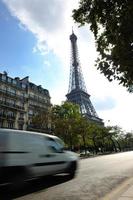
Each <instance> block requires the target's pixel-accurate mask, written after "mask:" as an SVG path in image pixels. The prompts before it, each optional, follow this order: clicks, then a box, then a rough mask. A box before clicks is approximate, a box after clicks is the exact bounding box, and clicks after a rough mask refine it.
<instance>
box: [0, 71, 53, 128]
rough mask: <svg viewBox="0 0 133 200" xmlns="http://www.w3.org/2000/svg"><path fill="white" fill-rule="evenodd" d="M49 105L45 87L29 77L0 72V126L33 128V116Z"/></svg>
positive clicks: (47, 92)
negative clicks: (30, 80)
mask: <svg viewBox="0 0 133 200" xmlns="http://www.w3.org/2000/svg"><path fill="white" fill-rule="evenodd" d="M50 107H51V103H50V95H49V91H48V90H47V89H44V88H42V86H41V85H39V86H37V85H35V84H34V83H31V82H29V77H28V76H27V77H25V78H23V79H20V78H19V77H16V78H11V77H9V76H8V74H7V73H6V72H4V73H0V127H1V128H11V129H21V130H35V129H36V127H34V124H32V118H33V116H35V115H37V114H39V113H40V112H42V111H45V110H47V109H49V108H50Z"/></svg>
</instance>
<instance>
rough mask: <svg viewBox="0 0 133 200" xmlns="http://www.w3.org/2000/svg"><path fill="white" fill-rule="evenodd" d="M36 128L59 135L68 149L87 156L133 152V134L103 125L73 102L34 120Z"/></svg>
mask: <svg viewBox="0 0 133 200" xmlns="http://www.w3.org/2000/svg"><path fill="white" fill-rule="evenodd" d="M32 123H33V124H34V125H35V127H40V128H41V130H46V128H47V127H49V124H50V126H51V129H50V130H51V134H55V135H57V136H59V137H60V138H61V139H62V140H63V141H64V143H65V147H66V148H68V149H70V150H74V151H79V152H81V151H82V150H84V153H85V154H87V152H88V151H89V152H92V153H93V154H97V153H111V152H120V151H127V150H132V149H133V132H124V131H123V130H122V129H121V128H120V127H118V126H107V127H105V126H103V125H98V124H96V123H94V122H91V121H89V120H88V119H87V118H86V117H85V116H82V115H81V113H80V111H79V106H78V105H76V104H72V103H70V102H64V103H63V104H62V105H60V106H59V105H54V106H53V107H52V108H51V109H50V110H47V111H45V112H42V113H40V114H39V115H37V116H35V117H34V118H33V122H32Z"/></svg>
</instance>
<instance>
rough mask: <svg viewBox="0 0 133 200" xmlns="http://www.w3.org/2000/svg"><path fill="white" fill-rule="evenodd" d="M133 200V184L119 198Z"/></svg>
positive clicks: (120, 199)
mask: <svg viewBox="0 0 133 200" xmlns="http://www.w3.org/2000/svg"><path fill="white" fill-rule="evenodd" d="M131 199H132V200H133V184H132V185H131V186H130V187H128V189H127V190H126V191H125V192H123V193H122V194H121V195H120V197H119V198H118V200H131Z"/></svg>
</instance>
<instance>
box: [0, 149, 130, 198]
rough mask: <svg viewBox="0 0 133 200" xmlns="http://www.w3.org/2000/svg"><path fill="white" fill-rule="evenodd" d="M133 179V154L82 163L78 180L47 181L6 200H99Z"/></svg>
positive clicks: (109, 156) (40, 182)
mask: <svg viewBox="0 0 133 200" xmlns="http://www.w3.org/2000/svg"><path fill="white" fill-rule="evenodd" d="M132 176H133V151H131V152H124V153H117V154H111V155H104V156H99V157H94V158H87V159H81V160H80V161H79V169H78V171H77V175H76V177H75V178H74V179H72V180H69V179H68V178H67V177H66V176H62V175H57V176H54V177H49V178H46V179H45V178H43V180H40V181H39V180H38V181H35V182H33V183H31V185H30V186H28V187H26V189H25V191H21V192H17V193H16V194H12V196H7V197H6V198H5V199H17V200H38V199H39V200H53V199H54V200H99V199H100V197H103V196H105V194H107V193H109V192H110V191H111V190H112V189H114V188H116V187H117V186H118V185H119V184H120V183H122V182H123V181H124V180H126V179H128V178H130V177H132ZM0 199H2V200H3V199H4V197H3V198H1V197H0Z"/></svg>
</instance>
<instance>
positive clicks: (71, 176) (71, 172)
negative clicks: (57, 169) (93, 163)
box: [68, 161, 77, 179]
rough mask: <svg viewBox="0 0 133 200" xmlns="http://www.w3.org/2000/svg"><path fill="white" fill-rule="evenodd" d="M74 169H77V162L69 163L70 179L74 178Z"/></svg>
mask: <svg viewBox="0 0 133 200" xmlns="http://www.w3.org/2000/svg"><path fill="white" fill-rule="evenodd" d="M76 169H77V162H76V161H73V162H71V164H70V167H69V169H68V173H69V178H70V179H72V178H74V177H75V174H76Z"/></svg>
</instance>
